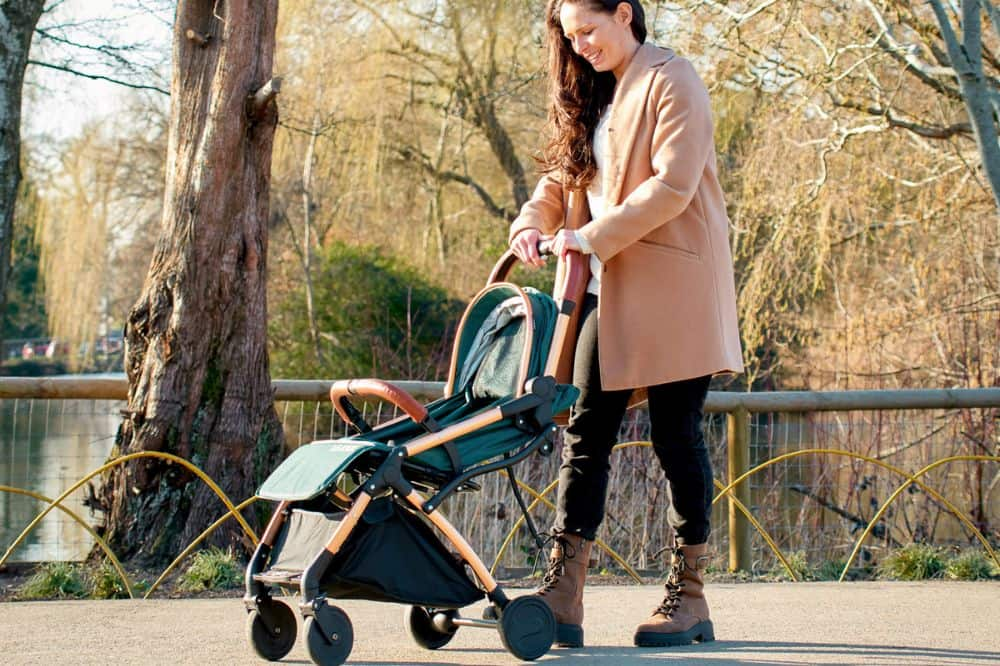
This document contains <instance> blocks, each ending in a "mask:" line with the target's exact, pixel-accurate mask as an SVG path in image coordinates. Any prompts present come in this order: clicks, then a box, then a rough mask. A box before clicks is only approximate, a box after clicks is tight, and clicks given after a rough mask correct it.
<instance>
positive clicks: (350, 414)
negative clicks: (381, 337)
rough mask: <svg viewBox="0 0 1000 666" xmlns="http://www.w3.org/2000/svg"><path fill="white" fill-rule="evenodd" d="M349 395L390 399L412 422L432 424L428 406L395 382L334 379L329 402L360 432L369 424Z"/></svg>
mask: <svg viewBox="0 0 1000 666" xmlns="http://www.w3.org/2000/svg"><path fill="white" fill-rule="evenodd" d="M348 396H369V397H373V398H379V399H380V400H385V401H386V402H391V403H392V404H394V405H395V406H396V407H399V408H400V409H401V410H402V411H403V412H404V413H405V414H406V415H407V416H409V417H410V418H411V419H413V420H414V422H416V423H419V424H421V425H424V426H425V427H427V426H428V425H432V426H433V424H432V422H431V421H430V420H429V414H428V413H427V408H426V407H424V406H423V405H422V404H421V403H420V402H419V401H418V400H417V399H416V398H414V397H413V396H412V395H410V394H409V393H407V392H406V391H404V390H403V389H401V388H399V387H398V386H396V385H394V384H390V383H389V382H385V381H382V380H381V379H346V380H341V381H338V382H334V383H333V386H331V387H330V401H331V402H333V408H334V409H336V410H337V413H338V414H340V418H342V419H344V421H345V422H346V423H350V424H351V425H353V426H354V427H355V428H357V429H358V430H360V431H362V432H366V431H367V430H370V429H371V427H370V426H368V424H367V423H365V422H364V420H363V419H361V414H360V413H359V412H358V410H357V408H356V407H354V405H352V404H351V402H350V400H348Z"/></svg>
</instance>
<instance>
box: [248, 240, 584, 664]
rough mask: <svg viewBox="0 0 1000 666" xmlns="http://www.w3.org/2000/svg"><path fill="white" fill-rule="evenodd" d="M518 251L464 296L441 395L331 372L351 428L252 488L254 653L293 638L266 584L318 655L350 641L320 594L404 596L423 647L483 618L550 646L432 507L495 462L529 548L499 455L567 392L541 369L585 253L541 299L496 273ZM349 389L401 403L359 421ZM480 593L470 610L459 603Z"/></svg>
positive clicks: (528, 652)
mask: <svg viewBox="0 0 1000 666" xmlns="http://www.w3.org/2000/svg"><path fill="white" fill-rule="evenodd" d="M540 249H541V250H543V251H546V250H547V248H546V247H544V243H543V246H542V247H541V248H540ZM516 261H517V260H516V258H515V257H514V256H513V255H512V254H511V253H510V252H509V251H508V252H507V253H506V254H505V255H504V256H503V257H502V258H501V259H500V261H499V262H498V263H497V265H496V267H495V268H494V269H493V273H492V274H491V275H490V278H489V280H488V282H487V286H486V287H485V288H484V289H483V290H482V291H481V292H480V293H479V294H478V295H477V296H476V297H475V299H473V301H472V302H471V303H470V305H469V306H468V307H467V308H466V311H465V314H464V315H463V317H462V320H461V323H460V324H459V328H458V331H457V334H456V338H455V345H454V351H453V354H452V360H451V368H450V371H449V377H448V382H447V385H446V389H445V392H444V397H443V398H441V399H439V400H436V401H434V402H431V403H430V404H427V405H426V406H425V405H422V404H421V403H419V402H418V401H417V400H416V399H414V398H413V397H412V396H410V395H409V394H408V393H406V392H405V391H403V390H402V389H400V388H398V387H396V386H393V385H392V384H390V383H387V382H384V381H381V380H377V379H360V380H348V381H339V382H336V383H335V384H334V385H333V387H332V388H331V390H330V398H331V400H332V401H333V405H334V408H335V409H336V410H337V412H338V413H339V414H340V416H341V418H343V419H344V421H345V422H346V423H348V424H350V425H351V426H353V428H355V429H356V430H357V434H355V435H352V436H350V437H346V438H343V439H335V440H322V441H316V442H312V443H310V444H308V445H306V446H302V447H299V448H298V449H296V450H295V451H294V452H293V453H292V454H291V455H290V456H288V458H287V459H286V460H285V461H284V462H282V464H281V465H280V466H279V467H278V468H277V469H276V470H275V471H274V472H273V473H272V474H271V475H270V476H269V477H268V478H267V480H266V481H265V482H264V484H263V486H262V487H261V488H260V491H259V493H258V495H259V496H260V497H262V498H265V499H268V500H273V501H276V502H279V504H278V506H277V508H276V509H275V511H274V514H273V516H272V518H271V520H270V522H269V524H268V525H267V528H266V530H265V531H264V534H263V536H262V537H261V540H260V543H259V544H258V546H257V548H256V551H255V552H254V554H253V557H252V558H251V560H250V563H249V564H248V566H247V570H246V595H245V597H244V602H245V604H246V608H247V610H248V612H249V616H248V618H247V638H248V640H249V641H250V644H251V646H252V647H253V649H254V650H255V652H256V653H257V654H258V655H259V656H260V657H262V658H264V659H267V660H270V661H276V660H279V659H281V658H282V657H284V656H285V655H286V654H288V652H289V651H290V650H291V649H292V647H293V645H294V643H295V638H296V619H295V613H294V611H293V610H292V608H291V607H289V606H288V605H287V604H285V603H283V602H281V601H278V600H277V599H275V598H273V597H272V594H271V592H272V590H273V589H274V588H281V589H285V590H288V591H291V592H296V591H298V592H299V593H300V594H301V600H300V604H299V610H300V612H301V614H302V616H303V617H304V619H305V621H304V630H303V638H304V640H305V642H306V646H307V649H308V653H309V656H310V657H311V659H312V660H313V662H315V663H316V664H322V665H324V666H327V665H335V664H342V663H344V662H345V661H346V660H347V658H348V656H349V655H350V653H351V648H352V646H353V640H354V629H353V627H352V625H351V621H350V619H349V618H348V616H347V614H346V613H345V612H344V611H343V610H341V609H340V608H339V607H337V606H334V605H332V604H331V603H329V600H331V599H368V600H375V601H388V602H394V603H401V604H408V605H409V608H408V610H407V612H406V624H407V629H408V631H409V633H410V635H411V636H412V638H413V639H414V640H415V641H416V643H417V644H419V645H420V646H422V647H424V648H428V649H432V650H433V649H437V648H440V647H443V646H444V645H445V644H447V643H448V642H449V641H450V640H451V638H452V637H453V636H454V635H455V633H456V632H457V631H458V629H459V627H485V628H490V629H494V628H495V629H496V630H498V631H499V633H500V640H501V642H502V643H503V645H504V647H506V648H507V650H509V651H510V653H511V654H513V655H514V656H515V657H517V658H519V659H523V660H533V659H537V658H539V657H541V656H542V655H544V654H545V653H546V652H548V650H549V648H550V647H551V646H552V642H553V640H554V638H555V630H556V621H555V618H554V616H553V615H552V611H551V610H550V609H549V607H548V606H547V605H546V603H545V602H544V601H542V600H541V599H539V598H537V597H534V596H531V595H526V596H521V597H518V598H514V599H511V598H508V596H507V595H506V594H505V593H504V591H503V589H502V588H501V587H500V585H499V584H498V583H497V581H496V580H495V579H494V578H493V576H492V575H491V573H490V571H489V569H488V568H487V567H486V565H485V564H484V563H483V561H482V559H480V557H479V556H478V555H477V554H476V553H475V551H473V550H472V548H471V547H470V546H469V544H468V543H467V542H466V540H465V539H464V538H463V537H462V535H461V534H459V532H458V531H457V530H456V529H455V527H454V526H452V524H451V523H450V522H449V521H448V520H447V519H446V518H445V517H444V516H443V515H442V514H441V511H440V508H439V507H440V506H441V505H442V503H443V502H444V500H445V499H447V498H448V497H449V496H450V495H452V494H454V493H457V492H463V491H474V490H478V489H479V486H478V485H477V484H476V482H475V481H474V480H473V479H474V478H475V477H478V476H480V475H483V474H488V473H490V472H494V471H497V470H504V471H505V472H506V474H507V476H508V479H509V480H510V484H511V488H512V489H513V492H514V496H515V498H516V499H517V502H518V504H519V506H520V508H521V511H522V512H523V513H524V515H525V518H526V519H527V520H526V522H527V524H528V526H529V529H530V530H531V533H532V535H533V537H534V538H535V541H536V543H537V544H538V545H539V546H541V543H542V541H541V539H540V537H539V535H538V532H537V530H536V529H535V526H534V525H533V524H532V522H531V519H530V517H528V514H527V509H526V507H525V503H524V500H523V498H522V496H521V494H520V492H519V490H518V486H517V483H516V480H515V477H514V474H513V467H512V466H513V465H515V464H516V463H518V462H520V461H522V460H524V459H525V458H527V457H528V456H530V455H532V454H533V453H536V452H537V453H539V454H543V455H547V454H549V453H551V451H552V448H553V440H554V438H555V435H556V432H557V426H556V425H555V421H554V417H555V415H557V414H559V413H560V412H563V411H564V410H566V409H568V408H569V406H570V405H571V404H572V403H573V401H574V400H575V398H576V395H577V390H576V389H575V388H574V387H572V386H569V385H566V384H558V383H557V382H556V380H555V376H556V374H557V370H559V369H560V368H561V367H563V368H564V367H565V357H566V354H564V353H563V351H564V350H569V349H572V340H570V337H571V335H572V334H571V331H575V319H576V315H577V314H578V312H576V311H575V310H578V308H576V307H575V306H576V300H574V299H575V298H577V297H576V296H572V297H571V295H576V294H582V291H583V285H584V284H585V283H584V279H585V275H586V263H585V261H584V260H583V259H582V257H580V255H577V254H576V253H570V254H569V256H567V257H566V259H565V260H563V261H561V263H560V265H559V271H558V273H557V277H556V289H555V290H554V293H555V294H556V296H555V298H554V299H553V298H552V297H550V296H549V295H547V294H544V293H541V292H539V291H536V290H533V289H530V288H525V289H521V288H520V287H518V286H516V285H514V284H511V283H509V282H506V281H505V280H506V276H507V274H508V273H509V271H510V269H511V268H512V267H513V265H514V263H515V262H516ZM561 361H562V365H561ZM560 372H563V373H564V370H560ZM352 396H357V397H363V398H368V399H371V398H375V399H378V400H382V401H386V402H389V403H392V404H393V405H395V406H396V407H397V408H398V409H399V410H400V411H401V412H402V415H401V416H399V417H398V418H396V419H394V420H391V421H389V422H387V423H384V424H382V425H379V426H377V427H374V428H373V427H371V426H370V425H368V424H367V423H366V422H365V421H364V419H363V417H362V414H361V413H360V412H359V411H358V409H357V407H356V406H355V405H354V404H352V402H351V400H350V398H351V397H352ZM433 528H436V530H435V529H433ZM439 534H440V535H441V536H443V538H444V540H445V541H446V542H447V543H448V544H449V545H450V547H451V548H449V547H448V546H446V545H445V543H443V542H442V539H441V536H439ZM452 549H454V550H457V554H455V553H453V552H452ZM470 571H471V574H472V575H471V576H470V574H469V572H470ZM484 596H485V597H486V598H487V599H488V600H489V602H490V605H489V606H488V607H487V609H486V612H485V613H484V614H483V619H478V618H477V619H471V618H463V617H462V616H460V615H459V612H458V609H460V608H462V607H464V606H468V605H469V604H472V603H474V602H477V601H479V600H481V599H482V598H483V597H484Z"/></svg>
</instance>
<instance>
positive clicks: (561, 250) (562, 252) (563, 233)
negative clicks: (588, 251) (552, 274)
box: [552, 229, 583, 259]
mask: <svg viewBox="0 0 1000 666" xmlns="http://www.w3.org/2000/svg"><path fill="white" fill-rule="evenodd" d="M570 251H572V252H583V248H581V247H580V242H579V241H578V240H577V238H576V232H575V231H570V230H569V229H560V230H559V232H558V233H557V234H556V235H555V237H554V238H553V239H552V254H554V255H556V256H558V257H559V258H560V259H562V258H563V257H565V256H566V253H567V252H570Z"/></svg>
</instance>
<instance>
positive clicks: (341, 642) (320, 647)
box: [303, 604, 354, 666]
mask: <svg viewBox="0 0 1000 666" xmlns="http://www.w3.org/2000/svg"><path fill="white" fill-rule="evenodd" d="M303 631H305V634H306V648H307V649H308V651H309V658H310V659H312V660H313V663H314V664H319V666H340V664H343V663H344V662H345V661H347V658H348V657H349V656H350V654H351V648H353V647H354V627H352V626H351V618H349V617H347V613H345V612H344V611H342V610H340V609H339V608H337V607H336V606H330V605H327V604H323V605H322V606H320V607H319V608H317V609H316V614H315V615H314V616H311V617H307V618H306V623H305V626H304V627H303Z"/></svg>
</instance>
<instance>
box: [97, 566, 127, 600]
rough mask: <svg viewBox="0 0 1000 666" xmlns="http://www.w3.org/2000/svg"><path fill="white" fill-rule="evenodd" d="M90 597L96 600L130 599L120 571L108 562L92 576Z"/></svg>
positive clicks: (99, 567)
mask: <svg viewBox="0 0 1000 666" xmlns="http://www.w3.org/2000/svg"><path fill="white" fill-rule="evenodd" d="M90 596H92V597H93V598H94V599H128V598H129V595H128V589H127V588H126V587H125V582H124V581H123V580H122V578H121V576H119V575H118V571H117V570H116V569H115V568H114V566H112V564H111V562H108V561H107V560H105V561H103V562H101V564H100V565H98V567H97V568H96V569H95V570H94V571H92V572H91V574H90Z"/></svg>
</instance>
